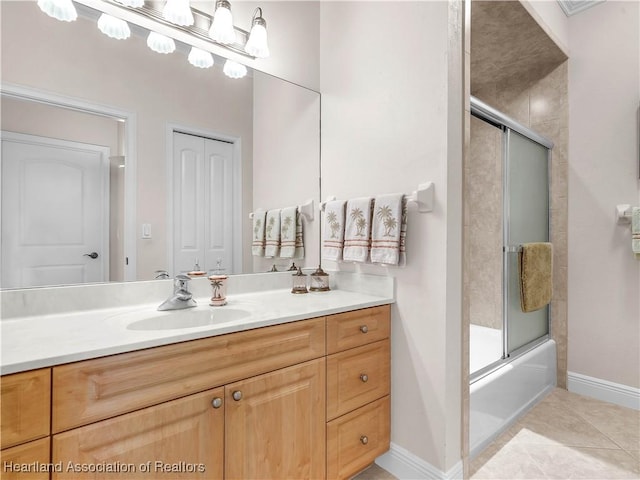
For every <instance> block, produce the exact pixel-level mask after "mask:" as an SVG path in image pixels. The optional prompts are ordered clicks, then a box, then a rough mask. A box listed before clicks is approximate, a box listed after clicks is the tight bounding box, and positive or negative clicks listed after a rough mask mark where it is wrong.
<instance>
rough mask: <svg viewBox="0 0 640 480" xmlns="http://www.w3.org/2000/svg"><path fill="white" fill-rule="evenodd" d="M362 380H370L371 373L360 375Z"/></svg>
mask: <svg viewBox="0 0 640 480" xmlns="http://www.w3.org/2000/svg"><path fill="white" fill-rule="evenodd" d="M360 380H362V381H363V382H364V383H366V382H368V381H369V375H367V374H366V373H363V374H362V375H360Z"/></svg>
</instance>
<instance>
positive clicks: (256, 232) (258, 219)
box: [251, 208, 267, 257]
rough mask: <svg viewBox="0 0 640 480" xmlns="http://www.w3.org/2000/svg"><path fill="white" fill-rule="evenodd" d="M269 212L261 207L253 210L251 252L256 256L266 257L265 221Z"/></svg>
mask: <svg viewBox="0 0 640 480" xmlns="http://www.w3.org/2000/svg"><path fill="white" fill-rule="evenodd" d="M266 215H267V212H265V211H264V210H262V209H261V208H259V209H258V210H256V211H255V212H253V242H252V243H251V253H252V254H253V255H254V256H255V257H264V245H265V240H264V222H265V217H266Z"/></svg>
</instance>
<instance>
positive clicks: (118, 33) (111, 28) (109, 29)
mask: <svg viewBox="0 0 640 480" xmlns="http://www.w3.org/2000/svg"><path fill="white" fill-rule="evenodd" d="M98 28H99V29H100V31H101V32H102V33H104V34H105V35H106V36H107V37H111V38H115V39H116V40H124V39H125V38H129V37H130V36H131V30H130V29H129V25H128V24H127V22H125V21H124V20H121V19H119V18H116V17H112V16H111V15H107V14H106V13H103V14H102V15H100V18H98Z"/></svg>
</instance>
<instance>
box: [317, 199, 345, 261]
mask: <svg viewBox="0 0 640 480" xmlns="http://www.w3.org/2000/svg"><path fill="white" fill-rule="evenodd" d="M344 205H345V202H344V200H333V201H331V202H327V204H326V205H325V207H324V228H323V232H322V259H323V260H333V261H338V260H342V249H343V246H344Z"/></svg>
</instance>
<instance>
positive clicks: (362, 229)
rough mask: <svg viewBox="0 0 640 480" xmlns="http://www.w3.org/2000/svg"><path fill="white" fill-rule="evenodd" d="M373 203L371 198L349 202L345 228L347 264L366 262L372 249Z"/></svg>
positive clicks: (344, 254)
mask: <svg viewBox="0 0 640 480" xmlns="http://www.w3.org/2000/svg"><path fill="white" fill-rule="evenodd" d="M371 202H372V199H371V198H370V197H365V198H355V199H353V200H348V201H347V212H346V218H345V227H344V253H343V255H342V258H343V260H344V261H345V262H366V261H367V259H368V258H369V249H370V248H371Z"/></svg>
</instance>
